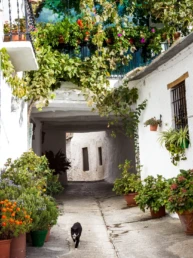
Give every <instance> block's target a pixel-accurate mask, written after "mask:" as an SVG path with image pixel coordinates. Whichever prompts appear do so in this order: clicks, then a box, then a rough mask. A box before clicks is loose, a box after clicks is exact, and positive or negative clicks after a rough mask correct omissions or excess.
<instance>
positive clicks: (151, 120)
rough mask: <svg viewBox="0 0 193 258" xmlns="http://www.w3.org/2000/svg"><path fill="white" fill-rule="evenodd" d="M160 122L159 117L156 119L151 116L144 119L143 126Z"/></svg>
mask: <svg viewBox="0 0 193 258" xmlns="http://www.w3.org/2000/svg"><path fill="white" fill-rule="evenodd" d="M160 124H161V120H160V119H156V118H155V117H152V118H150V119H148V120H146V121H145V123H144V126H148V125H160Z"/></svg>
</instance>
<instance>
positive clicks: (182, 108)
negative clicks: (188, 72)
mask: <svg viewBox="0 0 193 258" xmlns="http://www.w3.org/2000/svg"><path fill="white" fill-rule="evenodd" d="M171 93H172V106H173V114H174V122H175V129H180V128H184V127H185V126H187V125H188V117H187V108H186V88H185V81H182V82H181V83H179V84H177V85H176V86H175V87H173V88H172V90H171Z"/></svg>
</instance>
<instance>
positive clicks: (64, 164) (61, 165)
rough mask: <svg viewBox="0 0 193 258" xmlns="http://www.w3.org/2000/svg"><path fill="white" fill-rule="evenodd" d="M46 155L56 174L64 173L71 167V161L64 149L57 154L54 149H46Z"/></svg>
mask: <svg viewBox="0 0 193 258" xmlns="http://www.w3.org/2000/svg"><path fill="white" fill-rule="evenodd" d="M45 156H46V158H47V159H48V161H49V168H50V169H52V170H54V175H58V174H62V173H64V172H66V171H67V170H68V169H69V168H70V167H71V163H70V161H69V160H68V159H67V158H66V155H65V154H64V153H63V152H62V150H59V151H58V152H57V153H56V154H54V152H53V151H46V152H45Z"/></svg>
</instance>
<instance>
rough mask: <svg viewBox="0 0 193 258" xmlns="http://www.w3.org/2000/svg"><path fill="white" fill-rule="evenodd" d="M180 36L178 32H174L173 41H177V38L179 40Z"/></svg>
mask: <svg viewBox="0 0 193 258" xmlns="http://www.w3.org/2000/svg"><path fill="white" fill-rule="evenodd" d="M180 36H181V33H180V32H179V31H176V32H175V33H174V35H173V37H174V40H177V39H179V38H180Z"/></svg>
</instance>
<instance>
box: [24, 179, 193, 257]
mask: <svg viewBox="0 0 193 258" xmlns="http://www.w3.org/2000/svg"><path fill="white" fill-rule="evenodd" d="M57 199H58V203H59V206H60V208H61V216H60V217H59V220H58V224H57V225H56V226H54V227H53V229H52V231H51V237H50V241H49V242H47V243H45V245H44V247H41V248H34V247H31V246H30V245H29V246H28V247H27V258H193V237H192V236H186V235H185V234H184V232H183V230H182V227H181V224H180V222H179V220H178V219H174V218H171V217H170V216H165V217H163V218H160V219H151V217H150V214H149V212H148V211H147V212H146V213H143V212H141V211H140V210H139V208H138V207H133V208H128V207H127V206H126V203H125V201H124V200H123V198H122V197H119V196H115V194H114V193H113V192H112V185H111V184H108V183H105V182H98V183H78V182H77V183H69V185H68V187H67V188H66V189H65V191H64V193H62V194H61V195H60V196H58V198H57ZM77 221H79V222H80V223H81V224H82V227H83V232H82V236H81V243H80V246H79V248H78V249H75V248H74V243H73V242H72V240H71V236H70V228H71V226H72V225H73V224H74V223H75V222H77Z"/></svg>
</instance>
